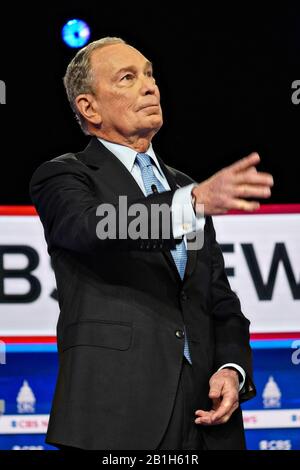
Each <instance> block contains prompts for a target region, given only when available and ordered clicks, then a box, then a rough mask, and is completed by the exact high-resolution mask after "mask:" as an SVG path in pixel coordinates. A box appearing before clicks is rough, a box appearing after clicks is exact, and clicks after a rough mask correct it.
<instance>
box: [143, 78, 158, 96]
mask: <svg viewBox="0 0 300 470" xmlns="http://www.w3.org/2000/svg"><path fill="white" fill-rule="evenodd" d="M156 89H157V86H156V84H155V81H154V80H153V78H152V77H143V78H142V82H141V92H142V94H143V95H153V94H154V93H155V90H156Z"/></svg>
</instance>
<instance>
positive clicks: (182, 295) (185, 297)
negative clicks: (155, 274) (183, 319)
mask: <svg viewBox="0 0 300 470" xmlns="http://www.w3.org/2000/svg"><path fill="white" fill-rule="evenodd" d="M180 297H181V300H187V298H188V296H187V295H186V293H185V291H184V290H182V291H181V292H180Z"/></svg>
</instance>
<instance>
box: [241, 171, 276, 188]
mask: <svg viewBox="0 0 300 470" xmlns="http://www.w3.org/2000/svg"><path fill="white" fill-rule="evenodd" d="M252 170H253V167H252V168H250V169H249V170H247V171H245V172H241V173H239V174H238V175H235V182H236V183H237V184H240V183H241V184H243V183H246V184H260V185H264V186H273V185H274V178H273V176H272V175H271V173H265V172H262V171H259V172H258V171H252ZM254 170H255V169H254Z"/></svg>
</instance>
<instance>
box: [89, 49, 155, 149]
mask: <svg viewBox="0 0 300 470" xmlns="http://www.w3.org/2000/svg"><path fill="white" fill-rule="evenodd" d="M91 69H92V74H93V82H92V84H93V89H94V93H95V101H96V107H97V112H98V113H99V120H100V132H99V136H100V137H103V138H106V139H107V140H113V141H116V142H120V143H122V142H126V141H132V140H134V139H135V138H139V137H145V138H152V137H153V135H154V134H155V133H156V132H157V131H158V130H159V129H160V127H161V126H162V123H163V120H162V111H161V107H160V94H159V90H158V87H157V85H156V84H155V80H154V78H153V73H152V65H151V63H150V62H149V61H148V60H147V59H146V58H145V57H144V56H143V55H142V54H141V53H140V52H139V51H137V50H136V49H134V48H133V47H131V46H128V45H126V44H113V45H109V46H106V47H104V48H102V49H96V50H95V51H94V52H93V53H92V56H91Z"/></svg>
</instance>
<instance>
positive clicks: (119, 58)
mask: <svg viewBox="0 0 300 470" xmlns="http://www.w3.org/2000/svg"><path fill="white" fill-rule="evenodd" d="M91 63H92V66H96V67H101V68H111V69H114V71H116V70H117V69H120V68H123V67H126V66H131V65H135V64H141V65H143V64H147V63H149V64H150V62H149V61H148V59H146V57H145V56H143V54H142V53H141V52H139V51H138V50H137V49H135V48H134V47H132V46H129V45H128V44H111V45H107V46H105V47H103V48H101V49H100V48H99V49H96V50H95V51H93V53H92V56H91Z"/></svg>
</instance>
